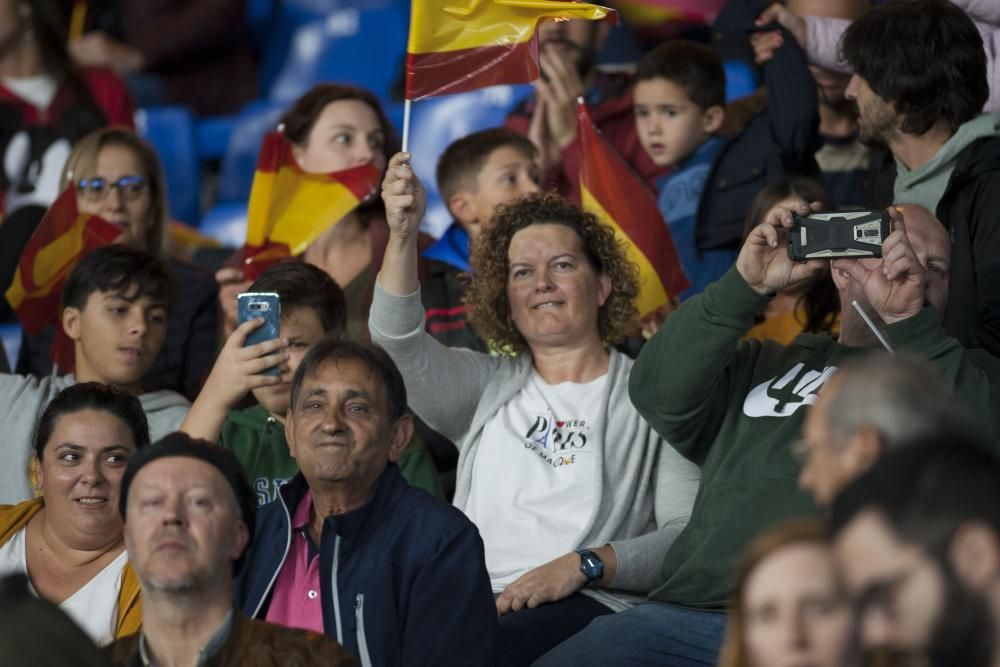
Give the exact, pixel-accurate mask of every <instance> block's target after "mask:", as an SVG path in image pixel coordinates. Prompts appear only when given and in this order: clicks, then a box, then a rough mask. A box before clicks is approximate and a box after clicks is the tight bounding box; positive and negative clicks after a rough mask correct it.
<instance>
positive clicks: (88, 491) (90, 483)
mask: <svg viewBox="0 0 1000 667" xmlns="http://www.w3.org/2000/svg"><path fill="white" fill-rule="evenodd" d="M135 451H136V445H135V440H134V439H133V437H132V431H131V429H130V428H129V426H128V424H127V423H125V422H124V421H123V420H122V419H120V418H119V417H117V416H115V415H113V414H111V413H110V412H105V411H103V410H93V409H87V410H80V411H78V412H71V413H69V414H66V415H63V416H62V417H60V418H59V419H58V420H57V421H56V423H55V427H54V428H53V430H52V435H51V437H50V438H49V439H48V441H47V442H46V443H45V447H44V449H43V450H42V459H41V461H38V462H37V465H36V471H37V484H36V486H37V488H38V490H39V491H40V492H41V493H42V495H44V497H45V507H46V521H47V522H48V523H49V524H50V525H52V526H55V528H56V530H57V531H58V534H60V535H62V536H63V537H64V539H66V540H67V542H68V543H71V544H73V545H74V546H75V547H77V548H96V547H103V546H106V545H107V544H109V543H112V542H115V541H117V540H118V539H120V538H121V531H122V523H121V515H120V514H119V513H118V492H119V489H120V488H121V479H122V475H123V474H124V473H125V466H126V464H127V463H128V459H129V457H130V456H132V454H134V453H135Z"/></svg>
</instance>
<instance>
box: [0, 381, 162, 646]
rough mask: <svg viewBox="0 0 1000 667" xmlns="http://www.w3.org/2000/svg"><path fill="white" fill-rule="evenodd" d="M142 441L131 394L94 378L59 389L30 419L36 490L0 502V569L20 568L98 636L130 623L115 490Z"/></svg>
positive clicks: (129, 576) (135, 591)
mask: <svg viewBox="0 0 1000 667" xmlns="http://www.w3.org/2000/svg"><path fill="white" fill-rule="evenodd" d="M148 444H149V428H148V426H147V423H146V415H145V413H144V412H143V411H142V406H141V405H140V403H139V399H137V398H136V397H134V396H132V395H131V394H127V393H125V392H123V391H120V390H118V389H115V388H113V387H109V386H107V385H103V384H100V383H96V382H84V383H81V384H77V385H73V386H71V387H69V388H67V389H64V390H63V391H62V392H60V393H59V394H58V395H56V397H55V398H53V399H52V401H50V402H49V404H48V405H47V406H46V408H45V411H44V412H43V413H42V416H41V417H40V418H39V421H38V427H37V429H36V435H35V441H34V447H35V457H36V468H35V469H36V471H37V473H36V474H37V481H36V488H37V489H38V491H39V493H40V495H39V497H37V498H35V499H33V500H28V501H25V502H23V503H20V504H18V505H0V576H2V575H4V574H10V573H12V572H24V573H26V574H27V575H28V579H29V581H30V583H31V587H32V589H33V590H34V592H35V593H37V594H38V595H40V596H41V597H44V598H47V599H48V600H51V601H52V602H55V603H56V604H58V605H59V606H60V607H61V608H62V609H63V611H65V612H66V613H67V614H69V615H70V617H71V618H72V619H73V620H74V621H76V623H77V624H78V625H79V626H80V627H81V628H83V629H84V631H86V632H87V634H89V635H90V637H91V638H92V639H93V640H94V641H95V642H97V643H98V644H106V643H109V642H110V641H111V640H113V639H115V638H116V637H123V636H125V635H128V634H131V633H133V632H136V631H137V630H138V629H139V625H140V623H141V620H142V614H141V605H140V598H139V594H140V590H139V581H138V579H137V577H136V576H135V573H134V572H133V571H132V569H131V567H129V565H128V556H127V554H126V553H125V545H124V541H123V538H122V518H121V514H120V509H119V503H118V491H119V487H120V483H121V477H122V474H123V473H124V472H125V465H126V464H127V463H128V459H129V457H131V456H132V454H134V453H135V452H136V451H137V450H138V449H139V448H140V447H144V446H147V445H148Z"/></svg>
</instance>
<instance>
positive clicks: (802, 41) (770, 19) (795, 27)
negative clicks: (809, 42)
mask: <svg viewBox="0 0 1000 667" xmlns="http://www.w3.org/2000/svg"><path fill="white" fill-rule="evenodd" d="M768 23H777V24H778V25H780V26H781V27H782V28H784V29H785V30H787V31H788V32H790V33H792V37H794V38H795V41H796V42H798V43H799V46H801V47H802V48H803V49H804V48H806V35H808V32H807V30H806V22H805V19H803V18H801V17H800V16H797V15H796V14H795V13H794V12H792V10H790V9H789V8H788V7H785V6H784V5H783V4H781V3H779V2H776V3H774V4H773V5H771V6H770V7H768V8H767V9H765V10H764V11H762V12H761V13H760V16H758V17H757V20H756V21H754V24H756V25H757V26H758V27H759V26H765V25H767V24H768Z"/></svg>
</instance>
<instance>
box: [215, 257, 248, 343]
mask: <svg viewBox="0 0 1000 667" xmlns="http://www.w3.org/2000/svg"><path fill="white" fill-rule="evenodd" d="M215 282H217V283H219V309H220V310H221V311H222V335H223V337H224V338H229V337H230V336H231V335H232V334H233V331H235V330H236V297H238V296H239V295H240V294H242V293H243V292H246V291H247V290H248V289H250V285H251V283H250V281H249V280H247V279H246V277H244V275H243V271H241V270H240V269H233V268H225V269H219V270H218V271H216V272H215Z"/></svg>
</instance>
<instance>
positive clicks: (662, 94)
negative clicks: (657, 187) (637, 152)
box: [633, 78, 722, 167]
mask: <svg viewBox="0 0 1000 667" xmlns="http://www.w3.org/2000/svg"><path fill="white" fill-rule="evenodd" d="M633 100H634V102H633V107H634V109H635V125H636V129H637V130H638V133H639V141H640V142H641V143H642V147H643V148H645V149H646V152H647V153H648V154H649V156H650V157H651V158H652V159H653V162H655V163H656V164H657V165H659V166H661V167H665V166H676V165H678V164H680V163H681V162H683V161H684V159H685V158H687V157H689V156H690V155H691V154H692V153H694V152H695V151H696V150H698V147H699V146H701V145H702V144H703V143H705V140H707V139H708V138H709V136H711V135H712V134H714V133H715V132H717V131H718V130H719V127H721V125H722V108H721V107H710V108H709V109H702V108H701V107H699V106H698V105H697V104H695V103H694V102H692V101H691V98H690V97H688V94H687V93H686V92H685V91H684V89H683V88H681V87H680V86H678V85H677V84H675V83H674V82H673V81H670V80H668V79H663V78H655V79H645V80H643V81H639V82H638V83H636V84H635V91H634V93H633Z"/></svg>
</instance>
